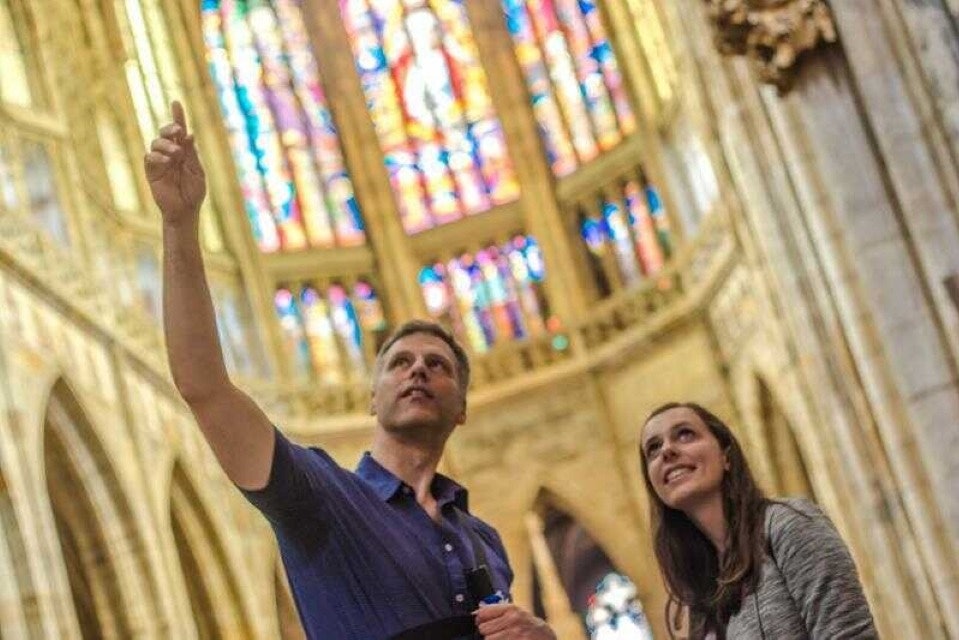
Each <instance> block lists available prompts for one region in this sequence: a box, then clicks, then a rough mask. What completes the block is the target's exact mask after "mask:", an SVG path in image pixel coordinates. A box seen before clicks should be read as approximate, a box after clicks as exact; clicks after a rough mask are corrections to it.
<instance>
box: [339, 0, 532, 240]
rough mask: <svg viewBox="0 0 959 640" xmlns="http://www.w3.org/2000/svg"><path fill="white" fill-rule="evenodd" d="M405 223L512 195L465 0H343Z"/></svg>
mask: <svg viewBox="0 0 959 640" xmlns="http://www.w3.org/2000/svg"><path fill="white" fill-rule="evenodd" d="M339 1H340V12H341V14H342V16H343V21H344V23H345V25H346V28H347V31H348V32H349V34H350V38H351V42H352V46H353V53H354V56H355V58H356V67H357V70H358V72H359V74H360V81H361V83H362V86H363V92H364V94H365V96H366V101H367V105H368V107H369V110H370V114H371V116H372V118H373V124H374V127H375V128H376V133H377V136H378V138H379V141H380V146H381V148H382V151H383V154H384V161H385V163H386V168H387V171H388V173H389V176H390V182H391V184H392V185H393V190H394V193H395V196H396V199H397V202H398V205H399V210H400V214H401V217H402V221H403V227H404V229H405V230H406V231H407V232H408V233H416V232H418V231H423V230H425V229H429V228H431V227H434V226H436V225H441V224H444V223H447V222H451V221H453V220H458V219H460V218H462V217H464V216H467V215H472V214H476V213H480V212H483V211H486V210H488V209H489V208H491V207H493V206H495V205H498V204H502V203H505V202H510V201H512V200H515V199H516V197H517V196H518V195H519V185H518V183H517V181H516V178H515V176H514V175H513V168H512V165H511V163H510V160H509V157H508V155H507V151H506V143H505V140H504V138H503V132H502V127H501V126H500V123H499V121H498V120H497V119H496V117H495V115H494V113H493V107H492V103H491V101H490V97H489V89H488V88H487V85H486V76H485V74H484V72H483V70H482V68H481V66H480V64H479V60H478V55H477V51H476V45H475V43H474V41H473V37H472V33H471V32H470V28H469V22H468V20H467V16H466V10H465V7H464V6H463V0H432V1H431V2H428V1H427V0H339Z"/></svg>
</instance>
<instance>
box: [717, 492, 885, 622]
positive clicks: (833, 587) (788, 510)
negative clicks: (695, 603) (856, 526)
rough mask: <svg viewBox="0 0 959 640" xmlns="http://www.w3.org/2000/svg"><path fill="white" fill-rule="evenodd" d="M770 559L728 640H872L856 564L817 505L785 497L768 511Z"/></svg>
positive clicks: (868, 613) (870, 619) (731, 620)
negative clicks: (845, 639) (861, 639)
mask: <svg viewBox="0 0 959 640" xmlns="http://www.w3.org/2000/svg"><path fill="white" fill-rule="evenodd" d="M766 535H767V537H768V539H769V549H771V552H772V556H771V557H767V558H766V561H765V562H764V563H763V566H762V576H761V578H760V583H759V588H758V590H757V592H756V593H755V594H753V595H749V596H747V597H746V598H745V599H744V600H743V603H742V606H741V607H740V609H739V612H738V613H736V615H734V616H733V617H732V618H731V619H730V621H729V625H728V626H727V627H726V637H727V638H729V639H730V640H740V639H741V640H747V639H748V640H753V639H756V640H762V639H765V640H804V639H806V638H810V639H812V640H819V639H827V638H828V639H829V640H834V639H838V638H857V639H859V638H876V637H878V636H877V635H876V630H875V627H874V625H873V621H872V614H871V613H870V612H869V605H868V604H867V603H866V597H865V596H864V595H863V592H862V586H861V585H860V583H859V576H858V574H857V572H856V565H855V564H853V560H852V556H850V555H849V550H848V549H847V548H846V545H845V544H844V543H843V541H842V538H840V537H839V532H837V531H836V528H835V527H834V526H833V524H832V522H831V521H830V520H829V518H827V517H826V515H825V514H824V513H823V512H822V511H821V510H820V509H819V507H817V506H816V505H815V504H813V503H812V502H810V501H808V500H804V499H797V498H792V499H787V500H782V501H779V502H774V503H772V504H771V505H770V506H769V508H767V509H766Z"/></svg>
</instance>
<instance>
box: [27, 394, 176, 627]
mask: <svg viewBox="0 0 959 640" xmlns="http://www.w3.org/2000/svg"><path fill="white" fill-rule="evenodd" d="M43 456H44V471H45V475H46V485H47V491H48V495H49V499H50V506H51V507H52V511H53V521H54V523H55V525H56V531H57V535H58V538H59V547H60V552H61V560H62V563H63V564H62V570H63V571H64V572H65V574H66V577H67V582H68V584H69V587H70V591H71V595H72V597H73V608H74V612H75V614H76V617H77V621H78V623H79V630H80V634H81V637H83V638H123V637H130V636H132V635H137V634H141V633H144V632H147V631H148V630H149V629H150V628H151V627H154V626H156V627H159V626H161V625H162V622H161V621H162V617H161V615H160V605H159V593H158V588H157V582H156V576H155V575H154V572H153V567H151V566H150V563H149V561H148V560H147V557H146V549H145V545H144V542H143V540H142V538H141V535H140V532H139V530H138V528H137V525H136V519H135V515H134V511H133V509H132V508H131V500H130V498H129V497H128V496H127V495H125V494H124V492H123V489H122V485H121V483H120V481H119V478H118V475H117V473H116V471H115V469H114V468H113V466H112V465H111V463H110V460H109V458H108V456H107V453H106V451H105V449H104V447H103V445H102V443H101V442H100V440H99V439H98V437H97V434H96V432H95V430H94V428H93V426H92V424H91V423H90V421H89V419H88V417H87V413H86V412H85V411H84V409H83V408H82V407H81V405H80V402H79V401H78V399H77V397H76V396H75V395H74V393H73V391H72V390H71V389H70V387H69V386H68V385H67V383H66V382H65V381H64V380H62V379H60V380H58V381H57V382H56V383H55V384H54V385H53V388H52V390H51V392H50V396H49V401H48V404H47V410H46V417H45V419H44V434H43Z"/></svg>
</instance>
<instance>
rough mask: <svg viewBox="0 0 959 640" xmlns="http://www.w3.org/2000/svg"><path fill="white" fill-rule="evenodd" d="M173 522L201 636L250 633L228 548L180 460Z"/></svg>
mask: <svg viewBox="0 0 959 640" xmlns="http://www.w3.org/2000/svg"><path fill="white" fill-rule="evenodd" d="M170 522H171V525H172V528H173V538H174V540H175V542H176V549H177V555H178V556H179V558H180V566H181V568H182V570H183V577H184V579H185V580H186V587H187V595H188V596H189V599H190V609H191V611H192V612H193V619H194V621H195V623H196V631H197V637H198V638H199V639H200V640H221V639H233V638H250V637H252V636H253V633H252V632H251V631H250V626H249V624H248V622H247V618H246V615H245V613H244V607H243V604H242V601H241V598H240V590H239V587H238V586H237V583H236V579H235V577H234V575H233V572H232V571H231V570H230V562H229V560H228V558H227V555H226V550H225V549H224V548H223V545H222V543H221V541H220V540H219V539H218V538H217V535H216V532H217V527H216V526H215V525H214V523H213V521H212V520H211V519H210V517H209V514H208V513H207V511H206V509H205V508H204V506H203V504H202V502H201V500H200V497H199V495H198V493H197V491H196V490H195V488H194V486H193V484H192V482H191V481H190V479H189V477H188V476H187V474H186V472H185V471H184V470H183V468H182V467H181V466H179V465H176V466H175V467H174V468H173V482H172V485H171V488H170Z"/></svg>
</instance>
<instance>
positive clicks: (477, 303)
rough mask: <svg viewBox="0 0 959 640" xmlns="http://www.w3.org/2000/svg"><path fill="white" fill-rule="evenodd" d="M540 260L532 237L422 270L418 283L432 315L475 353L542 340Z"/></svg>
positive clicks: (544, 324) (544, 313)
mask: <svg viewBox="0 0 959 640" xmlns="http://www.w3.org/2000/svg"><path fill="white" fill-rule="evenodd" d="M544 278H545V269H544V267H543V261H542V255H541V254H540V251H539V247H538V245H537V244H536V241H535V240H534V239H533V238H532V237H531V236H523V235H519V236H516V237H515V238H513V239H512V240H510V241H508V242H505V243H503V244H502V245H490V246H488V247H486V248H485V249H483V250H481V251H477V252H476V253H475V254H474V253H464V254H462V255H460V256H459V257H456V258H453V259H451V260H448V261H447V262H445V263H443V262H439V263H436V264H432V265H427V266H425V267H423V269H421V271H420V275H419V282H420V287H421V289H422V291H423V298H424V300H425V301H426V308H427V311H428V312H429V313H430V315H431V316H432V317H434V318H436V319H437V320H439V321H441V322H444V323H446V324H448V325H449V326H451V327H452V329H453V331H454V333H456V334H457V335H458V336H459V337H461V338H462V339H464V340H465V341H466V342H467V344H469V346H470V347H471V348H472V349H473V351H475V352H478V353H482V352H485V351H487V350H488V349H489V348H490V347H491V346H493V345H494V344H496V343H499V342H503V341H508V340H519V339H523V338H527V337H530V336H538V335H543V334H544V333H546V331H547V320H546V318H547V317H548V314H547V309H546V305H545V298H544V296H543V291H542V285H541V283H542V282H543V279H544Z"/></svg>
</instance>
